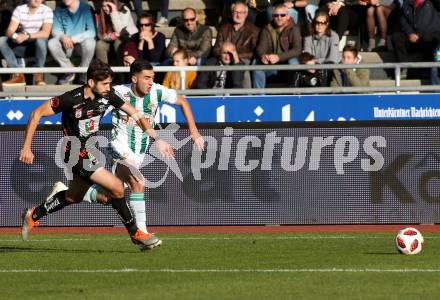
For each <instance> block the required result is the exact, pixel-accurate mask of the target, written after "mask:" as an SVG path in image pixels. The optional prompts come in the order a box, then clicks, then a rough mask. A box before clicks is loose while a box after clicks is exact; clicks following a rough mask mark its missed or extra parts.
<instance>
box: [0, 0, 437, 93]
mask: <svg viewBox="0 0 440 300" xmlns="http://www.w3.org/2000/svg"><path fill="white" fill-rule="evenodd" d="M258 3H260V2H258ZM94 6H95V8H96V9H93V8H92V7H91V6H90V5H89V4H88V3H87V2H86V1H85V2H84V1H81V0H62V1H61V2H57V6H56V8H55V10H52V9H51V8H50V7H49V6H47V5H45V4H44V1H43V0H27V1H23V0H0V23H1V27H0V53H1V56H2V58H3V60H4V61H5V62H6V65H7V67H11V68H19V67H25V66H26V64H29V65H30V64H33V66H36V67H45V66H46V60H47V56H48V54H50V56H51V57H52V58H53V61H55V62H56V65H58V66H60V67H66V68H68V67H72V66H75V64H74V63H76V64H77V65H78V66H81V67H87V66H88V65H89V64H90V62H91V61H92V59H93V58H94V57H96V58H99V59H100V60H101V61H103V62H107V63H109V64H111V65H112V66H128V65H130V64H131V63H132V62H133V61H134V60H135V59H136V58H144V59H146V60H148V61H149V62H150V63H151V64H152V65H154V66H171V65H175V66H187V65H218V66H222V65H251V64H252V65H279V64H310V65H312V64H340V63H343V64H360V63H361V62H362V56H361V53H362V51H377V52H379V51H388V50H391V51H393V52H394V54H395V57H396V61H398V62H406V61H410V60H411V59H412V58H411V53H414V52H417V53H420V54H421V55H419V56H420V57H421V58H420V59H421V60H423V61H440V47H439V46H440V0H336V1H333V0H296V1H288V0H284V1H283V0H281V1H280V0H278V1H277V0H275V1H269V4H267V2H265V6H259V5H257V3H256V1H255V0H249V1H237V2H232V1H228V0H223V1H220V4H219V6H221V7H219V9H218V12H219V13H218V14H219V17H218V20H215V21H214V22H213V21H212V20H209V21H210V22H211V23H215V24H214V25H215V26H216V29H217V36H216V37H215V43H213V41H214V39H213V33H212V30H211V27H210V26H208V25H207V24H204V23H205V22H204V21H205V20H203V21H202V20H201V18H200V15H199V14H198V11H197V10H196V9H194V8H191V7H188V8H185V9H184V10H182V11H181V14H180V17H179V18H178V23H177V26H176V27H175V28H174V32H173V34H172V36H171V38H170V40H169V42H168V44H167V39H166V37H165V35H164V34H163V33H161V32H159V31H158V30H156V28H157V27H163V26H168V25H169V23H170V22H169V20H168V7H169V1H168V0H163V1H161V11H160V18H158V21H157V22H156V13H155V12H153V11H148V12H147V11H142V2H141V0H134V1H133V3H131V2H126V3H125V2H120V1H119V0H105V1H96V2H94ZM131 7H133V10H132V9H131ZM210 25H212V24H210ZM348 33H350V34H356V35H357V36H359V41H360V42H358V43H353V42H352V41H348V42H345V41H344V37H345V36H346V35H347V34H348ZM340 49H342V51H340ZM74 56H76V60H75V59H72V57H74ZM25 58H32V59H31V60H29V59H25ZM5 67H6V66H5ZM405 73H406V72H405V71H403V72H402V75H403V76H405ZM274 76H276V78H277V82H282V83H283V84H285V86H292V87H293V86H294V87H313V86H368V85H369V72H368V69H362V68H359V69H335V70H330V71H326V70H319V71H318V70H314V69H313V68H312V67H311V69H310V70H306V71H298V72H293V71H277V70H266V71H265V70H258V71H252V72H249V71H220V70H219V71H215V72H200V73H199V74H197V73H196V72H187V73H186V80H185V88H188V89H189V88H251V87H254V88H264V87H266V86H267V80H268V78H273V77H274ZM159 77H160V78H157V80H158V82H159V83H163V84H164V85H165V86H167V87H170V88H176V89H179V88H181V84H182V83H181V80H180V73H173V72H170V73H167V74H164V76H159ZM119 80H120V81H121V82H122V81H124V80H125V79H124V78H119ZM33 81H34V84H36V85H45V84H46V83H45V80H44V77H43V74H41V73H37V74H34V75H33ZM431 81H432V83H433V84H439V83H440V78H439V74H438V69H437V68H433V69H432V70H431ZM84 82H85V74H79V76H77V74H74V73H68V74H63V75H62V76H60V77H59V78H58V81H57V83H58V84H70V83H84ZM25 84H26V78H25V76H24V74H22V73H17V74H12V75H11V77H10V78H9V79H8V80H6V81H4V82H3V85H4V86H7V85H25Z"/></svg>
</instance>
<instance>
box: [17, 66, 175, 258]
mask: <svg viewBox="0 0 440 300" xmlns="http://www.w3.org/2000/svg"><path fill="white" fill-rule="evenodd" d="M113 75H114V73H113V71H112V70H111V68H110V66H109V65H108V64H105V63H103V62H101V61H99V60H95V61H93V62H92V63H91V64H90V66H89V68H88V70H87V83H86V84H85V85H84V86H81V87H79V88H76V89H73V90H72V91H69V92H66V93H64V94H63V95H61V96H59V97H54V98H52V99H50V100H48V101H46V102H44V103H43V104H42V105H40V106H38V107H37V108H35V109H34V110H33V111H32V113H31V115H30V117H29V120H28V124H27V127H26V132H25V139H24V143H23V147H22V149H21V152H20V160H21V161H22V162H24V163H26V164H32V162H33V160H34V154H33V153H32V149H31V144H32V139H33V136H34V133H35V130H36V128H37V125H38V123H39V121H40V119H41V118H42V117H46V116H51V115H54V114H57V113H60V112H62V118H61V120H62V127H63V132H64V137H65V141H66V153H65V158H66V160H65V162H66V163H68V165H73V166H72V173H73V174H72V175H73V176H72V180H71V181H70V182H69V188H68V189H67V188H66V187H65V186H64V185H62V186H55V187H54V190H53V191H52V193H51V194H50V195H49V197H48V198H47V199H46V200H45V201H44V202H43V203H42V204H41V205H39V206H37V207H33V208H29V209H27V210H25V211H24V213H23V227H22V232H21V233H22V238H23V240H28V238H29V231H30V230H31V229H32V228H33V227H35V226H38V224H39V222H38V220H39V219H41V218H42V217H44V216H46V215H48V214H51V213H53V212H56V211H58V210H60V209H62V208H64V207H66V206H68V205H70V204H72V203H79V202H81V201H82V199H83V197H84V194H85V193H86V192H87V190H88V189H89V187H90V186H91V185H92V184H93V183H96V184H98V185H100V186H101V187H102V188H104V189H105V190H106V191H107V192H108V195H109V196H110V197H111V201H110V203H111V205H112V207H113V208H114V209H115V210H116V211H117V212H118V214H119V216H120V218H121V220H122V222H123V223H124V225H125V227H126V228H127V231H128V233H129V234H130V236H131V240H132V241H133V243H135V244H137V245H139V248H140V249H141V250H145V249H151V248H154V247H155V246H158V245H159V244H160V243H161V241H160V239H158V238H157V237H155V236H154V235H152V234H149V233H144V232H142V231H141V230H139V229H138V228H137V226H136V223H135V220H134V218H133V216H132V214H131V211H130V209H129V208H128V206H127V203H126V201H125V199H124V185H123V183H122V181H121V180H120V179H119V178H118V177H116V176H115V175H113V174H112V173H111V172H110V171H108V170H106V169H105V168H104V162H102V161H100V160H99V158H97V157H96V156H95V155H93V152H94V151H93V150H96V148H94V147H95V144H96V139H95V138H94V137H95V136H96V134H97V132H98V131H99V126H100V123H101V119H102V117H103V115H104V113H105V111H106V110H107V108H109V107H110V106H113V107H114V108H115V109H120V110H122V111H124V112H126V113H127V114H128V115H130V116H131V117H132V118H133V119H134V120H136V122H137V123H138V125H139V126H140V127H141V128H142V129H143V130H144V132H146V134H148V135H149V136H150V137H151V138H153V139H155V142H156V146H157V148H158V150H159V152H160V153H161V154H162V155H164V156H166V157H168V158H172V157H173V156H174V151H173V149H172V147H171V146H170V145H169V144H168V143H166V142H165V141H163V140H160V139H158V138H157V133H156V132H155V130H154V129H152V127H151V125H150V123H149V122H148V120H147V119H146V118H144V117H143V115H142V114H141V113H140V112H138V111H137V110H136V109H135V108H134V107H133V106H131V105H130V104H129V103H126V102H124V101H123V99H121V98H120V97H119V96H117V95H116V94H115V93H114V91H113V90H112V89H111V83H112V79H113ZM77 141H79V143H78V142H77ZM72 162H73V163H72Z"/></svg>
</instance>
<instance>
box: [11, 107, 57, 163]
mask: <svg viewBox="0 0 440 300" xmlns="http://www.w3.org/2000/svg"><path fill="white" fill-rule="evenodd" d="M54 114H55V112H54V111H53V109H52V106H51V105H50V100H48V101H46V102H44V103H43V104H41V105H40V106H38V107H37V108H35V109H34V110H33V111H32V112H31V115H30V116H29V120H28V122H27V126H26V131H25V135H24V142H23V147H22V148H21V151H20V161H22V162H24V163H26V164H31V163H33V161H34V154H33V153H32V149H31V146H32V139H33V137H34V134H35V130H36V129H37V125H38V123H40V119H41V118H42V117H47V116H52V115H54Z"/></svg>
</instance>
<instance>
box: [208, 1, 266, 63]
mask: <svg viewBox="0 0 440 300" xmlns="http://www.w3.org/2000/svg"><path fill="white" fill-rule="evenodd" d="M231 11H232V22H228V23H225V24H223V25H221V26H220V28H219V29H218V33H217V38H216V41H215V45H214V48H213V50H212V53H213V56H215V57H219V56H221V52H222V47H223V44H224V43H225V42H231V43H233V44H234V45H235V47H236V49H237V53H238V56H239V58H240V59H241V60H242V61H243V62H244V63H246V64H250V62H251V59H252V57H253V55H254V50H255V47H256V46H257V42H258V34H259V32H260V30H259V29H258V27H256V26H255V25H253V24H250V23H247V22H246V18H247V15H248V7H247V5H246V4H244V3H243V2H235V3H233V4H232V5H231Z"/></svg>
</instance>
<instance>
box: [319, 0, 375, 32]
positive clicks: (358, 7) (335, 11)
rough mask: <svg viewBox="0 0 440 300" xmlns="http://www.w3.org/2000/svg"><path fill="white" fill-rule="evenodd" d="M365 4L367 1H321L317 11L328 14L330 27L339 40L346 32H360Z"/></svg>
mask: <svg viewBox="0 0 440 300" xmlns="http://www.w3.org/2000/svg"><path fill="white" fill-rule="evenodd" d="M367 4H368V0H337V1H334V0H321V2H320V4H319V10H323V11H325V12H327V13H328V15H329V16H330V24H331V27H332V28H333V29H334V30H335V31H336V33H337V34H338V36H339V39H341V38H342V36H343V35H344V33H345V32H346V31H347V30H356V31H359V30H361V28H362V24H363V21H364V20H365V14H366V7H367Z"/></svg>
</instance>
